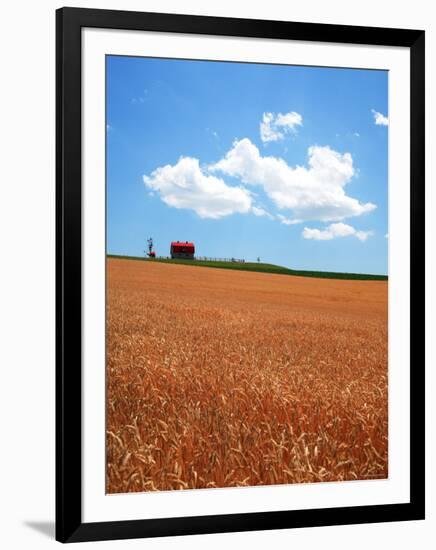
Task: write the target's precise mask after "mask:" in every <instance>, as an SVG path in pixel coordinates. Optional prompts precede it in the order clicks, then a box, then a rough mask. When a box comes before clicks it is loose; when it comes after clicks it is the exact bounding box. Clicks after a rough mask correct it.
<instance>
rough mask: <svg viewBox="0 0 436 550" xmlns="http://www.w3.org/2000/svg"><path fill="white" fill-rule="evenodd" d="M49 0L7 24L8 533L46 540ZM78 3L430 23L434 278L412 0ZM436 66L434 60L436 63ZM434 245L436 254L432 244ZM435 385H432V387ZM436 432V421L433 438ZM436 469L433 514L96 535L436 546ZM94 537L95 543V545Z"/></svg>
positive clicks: (50, 433)
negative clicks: (423, 99)
mask: <svg viewBox="0 0 436 550" xmlns="http://www.w3.org/2000/svg"><path fill="white" fill-rule="evenodd" d="M62 5H63V4H62V3H61V2H56V1H54V0H45V1H40V2H31V1H29V0H21V2H16V3H12V2H10V3H8V4H4V5H3V8H2V25H1V27H2V29H1V33H0V42H1V47H0V56H1V64H0V75H1V85H0V96H1V98H0V141H1V152H2V155H1V157H0V158H1V161H0V246H1V260H0V262H1V263H0V369H1V370H0V377H1V378H0V442H1V443H0V544H1V546H2V547H3V548H7V549H8V550H9V549H11V550H12V549H15V548H17V549H18V548H32V549H37V550H39V549H45V548H49V547H53V546H54V545H55V544H56V543H55V541H54V539H53V536H54V526H53V521H54V380H55V378H54V371H55V364H54V344H55V341H54V330H55V319H54V282H55V278H54V248H55V227H54V219H55V201H54V199H55V195H54V193H55V181H54V164H55V131H54V129H55V80H54V75H55V73H54V69H55V13H54V12H55V9H56V8H57V7H60V6H62ZM70 5H74V6H82V7H93V8H108V9H109V8H110V9H131V10H141V11H163V12H173V13H191V14H202V15H220V16H233V17H247V18H260V19H287V20H291V21H292V20H293V21H313V22H319V23H342V24H354V25H368V26H386V27H405V28H421V29H422V28H423V29H425V30H426V31H427V187H428V189H427V224H428V225H427V281H430V280H431V278H435V277H436V272H435V268H436V264H435V251H434V249H435V245H434V237H435V236H436V225H435V222H434V221H431V220H430V214H431V213H432V212H433V213H434V212H435V209H436V202H435V192H434V189H430V182H431V181H432V175H433V159H431V158H430V156H431V155H430V152H431V151H432V150H433V149H434V148H433V147H432V145H433V141H432V130H433V129H434V128H435V109H434V106H433V105H432V102H431V101H430V97H431V96H432V94H433V95H435V94H436V91H435V89H434V86H433V84H434V67H435V57H436V56H435V53H436V51H435V50H436V45H435V42H434V39H433V33H434V31H435V30H436V18H435V16H434V15H433V13H432V2H429V1H428V0H414V2H413V4H411V3H410V2H407V3H406V2H404V3H400V2H394V1H393V0H391V1H385V2H380V0H365V1H363V0H361V1H360V2H350V1H349V0H330V1H329V2H323V0H306V1H305V2H284V1H283V0H268V2H261V1H260V0H251V2H248V1H247V0H239V1H237V0H220V1H219V2H218V1H216V2H211V1H209V2H196V1H195V0H183V2H181V1H180V0H179V1H177V0H148V1H140V0H125V1H123V2H121V0H106V1H105V2H102V1H100V2H99V1H97V0H88V1H85V2H83V1H81V0H75V1H74V2H73V3H72V4H70ZM432 65H433V67H432ZM431 248H433V253H432V254H430V252H431ZM435 310H436V300H435V294H434V291H433V289H432V288H430V286H429V285H427V341H428V349H427V351H428V355H427V411H428V421H427V441H428V458H427V464H428V466H430V465H431V463H432V462H433V463H434V462H435V460H436V452H435V430H434V427H433V426H432V420H433V419H434V417H435V410H436V407H435V404H434V400H433V402H431V397H432V395H433V393H434V390H435V389H436V387H435V376H434V373H433V372H431V370H430V368H431V365H432V363H435V361H436V353H435V351H436V350H435V344H434V339H433V342H431V333H433V332H434V330H432V329H433V328H434V321H435ZM432 390H433V391H432ZM430 431H432V432H433V434H432V437H431V438H430V435H431V434H430ZM435 479H436V477H435V475H434V473H433V472H432V471H431V468H430V467H428V468H427V493H428V498H427V500H428V506H427V510H428V511H427V520H426V521H425V522H407V523H394V524H377V525H360V526H344V527H323V528H317V529H297V530H285V531H270V532H255V533H242V534H241V533H235V534H223V535H206V536H191V537H182V538H180V537H179V538H166V539H158V540H148V541H146V542H144V541H143V540H135V541H122V542H117V541H114V542H106V543H95V544H99V545H104V546H105V547H106V548H110V549H119V548H132V549H134V548H139V547H143V546H144V545H145V544H146V545H147V547H148V548H156V549H157V548H160V549H167V548H168V549H173V548H177V549H179V548H190V549H191V548H193V549H195V548H204V547H207V548H221V547H222V546H223V545H225V546H227V547H229V548H233V547H244V546H251V547H255V548H257V547H258V548H262V547H265V546H269V547H275V548H287V547H294V548H297V547H299V548H305V549H312V548H318V547H322V548H325V547H327V548H330V547H332V548H335V550H340V549H349V548H350V547H352V548H353V550H359V549H365V550H367V549H368V548H383V547H385V548H386V547H390V548H395V549H396V550H400V549H403V548H404V549H406V548H407V549H409V548H412V547H420V548H431V547H433V544H434V542H433V543H431V542H430V540H431V539H432V538H433V539H435V538H436V501H435ZM89 544H90V543H85V544H84V547H85V546H89Z"/></svg>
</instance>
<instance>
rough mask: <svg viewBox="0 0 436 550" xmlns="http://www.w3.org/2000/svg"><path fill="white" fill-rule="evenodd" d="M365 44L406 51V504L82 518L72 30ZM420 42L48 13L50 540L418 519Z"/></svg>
mask: <svg viewBox="0 0 436 550" xmlns="http://www.w3.org/2000/svg"><path fill="white" fill-rule="evenodd" d="M84 27H93V28H104V29H128V30H144V31H156V32H172V33H193V34H199V35H221V36H233V37H235V36H241V37H253V38H273V39H281V40H301V41H312V42H313V41H314V42H333V43H353V44H370V45H371V44H372V45H386V46H398V47H406V48H409V49H410V63H411V74H410V117H411V119H410V123H411V126H410V128H411V133H410V144H411V146H410V162H411V165H410V166H411V178H410V190H411V203H410V212H411V234H410V253H411V263H410V276H411V289H410V290H411V304H410V306H411V310H410V311H411V319H410V321H411V324H410V326H411V333H410V338H411V339H410V346H411V355H410V413H411V416H410V430H411V431H410V502H407V503H402V504H385V505H369V506H353V507H342V508H323V509H309V510H294V511H277V512H262V513H241V514H228V515H227V514H226V515H213V516H197V517H171V518H165V519H141V520H134V521H110V522H100V523H83V522H82V467H81V458H82V442H81V437H82V430H81V422H82V404H81V385H82V375H81V363H82V283H81V273H82V223H81V222H82V214H81V209H82V203H81V200H82V189H81V160H82V153H81V148H82V142H81V119H82V109H81V48H82V39H81V29H82V28H84ZM424 41H425V33H424V31H420V30H408V29H407V30H406V29H392V28H375V27H374V28H372V27H358V26H341V25H326V24H316V23H293V22H287V21H261V20H249V19H232V18H221V17H204V16H191V15H171V14H161V13H140V12H128V11H109V10H94V9H78V8H62V9H59V10H57V13H56V112H57V121H56V182H57V183H56V192H57V197H56V234H57V239H56V348H57V349H56V539H57V540H58V541H61V542H78V541H95V540H110V539H127V538H140V537H159V536H170V535H171V536H173V535H189V534H200V533H221V532H232V531H252V530H266V529H281V528H292V527H309V526H323V525H344V524H358V523H376V522H390V521H405V520H418V519H424V514H425V511H424V484H425V479H424V466H425V464H424V445H425V443H424V432H425V429H424V410H425V409H424V360H425V354H424V322H425V321H424V311H425V306H424V299H425V295H424V292H425V290H424V267H425V258H424V225H425V223H424V181H425V166H424V155H425V149H424V138H425V132H424V130H425V128H424V125H425V121H424V112H425V86H424V47H425V46H424Z"/></svg>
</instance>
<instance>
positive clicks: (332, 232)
mask: <svg viewBox="0 0 436 550" xmlns="http://www.w3.org/2000/svg"><path fill="white" fill-rule="evenodd" d="M370 235H372V231H357V230H356V229H355V228H354V227H352V226H351V225H348V224H346V223H341V222H339V223H332V224H330V225H329V226H328V227H326V228H325V229H311V228H310V227H305V228H304V229H303V232H302V236H303V237H304V238H305V239H313V240H316V241H331V240H332V239H336V238H338V237H350V236H354V237H356V238H357V239H359V241H362V242H364V241H366V239H367V238H368V237H369V236H370Z"/></svg>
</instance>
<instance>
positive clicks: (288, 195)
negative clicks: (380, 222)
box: [209, 138, 376, 225]
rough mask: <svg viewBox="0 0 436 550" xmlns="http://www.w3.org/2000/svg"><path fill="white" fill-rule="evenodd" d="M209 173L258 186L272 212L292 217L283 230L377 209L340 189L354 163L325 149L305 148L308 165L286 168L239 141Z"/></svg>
mask: <svg viewBox="0 0 436 550" xmlns="http://www.w3.org/2000/svg"><path fill="white" fill-rule="evenodd" d="M209 170H210V171H211V172H221V173H223V174H226V175H229V176H232V177H237V178H239V179H240V180H241V182H242V183H244V184H246V185H258V186H261V187H262V188H263V190H264V191H265V193H266V195H267V196H268V197H269V198H270V199H271V200H272V201H273V202H274V204H275V205H276V206H277V208H279V209H280V210H283V209H287V210H290V211H291V212H292V217H289V218H286V219H287V222H286V223H287V224H288V225H289V224H291V223H297V222H299V221H307V220H318V221H341V220H343V219H345V218H347V217H352V216H360V215H361V214H364V213H366V212H371V211H372V210H374V209H375V208H376V205H375V204H372V203H369V202H368V203H361V202H359V201H358V200H357V199H355V198H353V197H350V196H348V195H347V194H346V192H345V189H344V188H345V186H346V185H347V183H349V181H350V180H351V178H352V177H353V175H354V174H355V170H354V167H353V159H352V157H351V155H350V154H349V153H344V154H341V153H338V152H336V151H334V150H333V149H331V148H330V147H328V146H326V147H319V146H313V147H309V149H308V162H307V166H299V165H296V166H289V165H288V164H287V163H286V162H285V161H284V160H283V159H281V158H277V157H272V156H262V155H261V154H260V153H259V149H258V148H257V147H256V146H255V145H254V144H253V143H252V142H251V141H250V140H249V139H248V138H244V139H241V140H239V141H235V142H234V143H233V147H232V149H231V150H230V151H229V152H228V153H227V154H226V156H225V157H224V158H223V159H221V160H220V161H218V162H217V163H215V164H213V165H211V166H209ZM281 221H282V223H285V222H284V221H283V220H281Z"/></svg>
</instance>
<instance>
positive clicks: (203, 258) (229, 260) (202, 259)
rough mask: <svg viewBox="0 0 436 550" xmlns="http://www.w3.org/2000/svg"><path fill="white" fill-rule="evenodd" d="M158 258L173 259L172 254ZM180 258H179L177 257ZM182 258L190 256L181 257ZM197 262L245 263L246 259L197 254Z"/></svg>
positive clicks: (158, 257)
mask: <svg viewBox="0 0 436 550" xmlns="http://www.w3.org/2000/svg"><path fill="white" fill-rule="evenodd" d="M157 259H158V260H171V256H157ZM175 259H178V258H175ZM180 259H182V260H184V259H186V260H188V259H189V258H180ZM193 259H194V260H195V261H196V262H227V263H237V264H245V260H242V259H239V258H209V257H208V256H195V258H193Z"/></svg>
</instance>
